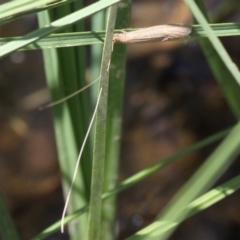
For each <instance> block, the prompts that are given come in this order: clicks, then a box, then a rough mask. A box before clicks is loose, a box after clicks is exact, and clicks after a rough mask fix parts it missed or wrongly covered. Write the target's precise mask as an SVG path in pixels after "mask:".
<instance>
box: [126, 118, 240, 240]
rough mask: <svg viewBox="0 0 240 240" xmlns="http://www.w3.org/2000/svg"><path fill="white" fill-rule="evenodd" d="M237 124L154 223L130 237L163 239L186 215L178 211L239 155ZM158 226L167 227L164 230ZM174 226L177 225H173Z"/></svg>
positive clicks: (239, 125)
mask: <svg viewBox="0 0 240 240" xmlns="http://www.w3.org/2000/svg"><path fill="white" fill-rule="evenodd" d="M239 136H240V122H239V123H238V124H237V125H236V126H235V127H234V128H233V129H232V130H231V132H230V133H229V134H228V136H227V137H226V138H225V139H224V141H223V142H222V143H221V144H220V145H219V147H218V148H217V149H216V150H215V151H214V152H213V153H212V154H211V155H210V157H208V159H207V160H206V162H204V164H203V165H202V166H201V167H200V168H199V170H198V171H197V172H196V173H195V174H194V175H193V177H191V179H190V180H189V181H188V182H187V183H186V184H185V185H184V186H183V188H182V189H181V190H180V191H179V192H178V193H177V194H176V195H175V197H174V198H173V199H172V200H171V201H170V203H169V204H168V206H167V207H166V208H165V209H164V211H163V213H162V214H161V215H160V216H159V217H158V218H157V221H156V222H154V223H153V224H150V225H149V226H148V227H146V228H145V229H143V230H140V231H139V232H138V233H136V234H135V235H133V236H132V237H131V238H129V239H131V240H133V239H134V240H135V239H138V240H139V239H151V240H152V239H159V238H160V239H167V237H168V236H169V235H170V234H171V233H172V232H173V230H174V229H175V228H176V227H177V225H178V224H180V223H181V222H182V221H183V220H184V219H185V217H186V215H187V214H188V212H187V211H182V210H183V209H184V208H185V207H186V206H187V205H188V204H189V203H190V202H191V201H193V200H194V199H196V197H198V196H199V195H200V194H201V193H203V192H204V191H206V190H207V188H209V187H210V186H212V185H213V184H214V183H215V181H216V180H217V179H218V178H219V177H220V176H221V174H222V173H223V172H224V171H225V170H226V169H227V168H228V166H229V165H230V164H231V163H232V162H233V161H234V159H235V158H236V156H237V155H238V154H239V152H240V138H239ZM162 223H164V224H167V225H169V226H171V228H170V230H169V231H167V232H166V231H164V228H162ZM176 223H177V224H176ZM156 236H157V237H158V238H156Z"/></svg>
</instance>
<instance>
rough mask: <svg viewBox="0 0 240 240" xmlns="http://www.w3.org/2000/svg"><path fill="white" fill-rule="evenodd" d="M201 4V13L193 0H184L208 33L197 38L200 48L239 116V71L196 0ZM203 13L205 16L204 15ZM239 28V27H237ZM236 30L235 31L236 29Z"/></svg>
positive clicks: (202, 6)
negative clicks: (205, 37)
mask: <svg viewBox="0 0 240 240" xmlns="http://www.w3.org/2000/svg"><path fill="white" fill-rule="evenodd" d="M197 2H198V4H199V5H200V6H201V8H202V11H203V13H201V11H200V9H199V8H198V6H197V4H196V3H195V2H194V1H188V0H186V3H187V4H188V6H189V7H190V9H191V10H192V12H193V14H194V17H195V18H196V19H197V21H198V22H199V23H200V24H201V26H202V28H203V29H204V30H205V32H206V33H207V34H208V39H199V41H200V43H201V46H202V49H203V51H204V53H205V56H206V58H207V61H208V63H209V65H210V67H211V69H212V71H213V74H214V75H215V77H216V79H217V81H218V82H219V84H220V86H221V88H222V90H223V92H224V94H225V96H226V99H227V101H228V103H229V106H230V107H231V109H232V111H233V113H234V114H235V116H236V117H237V118H238V119H239V118H240V95H239V90H240V86H239V84H240V73H239V70H238V69H237V67H236V65H235V64H234V63H233V62H232V60H231V59H230V57H229V55H228V53H227V52H226V50H225V49H224V47H223V46H222V44H221V42H220V41H219V39H218V38H217V37H216V35H215V33H214V32H213V30H212V29H211V26H210V25H208V23H207V20H206V19H205V17H206V11H205V9H204V5H203V4H202V1H197ZM204 15H205V17H204ZM238 30H239V29H238ZM238 30H237V31H238Z"/></svg>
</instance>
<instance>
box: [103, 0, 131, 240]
mask: <svg viewBox="0 0 240 240" xmlns="http://www.w3.org/2000/svg"><path fill="white" fill-rule="evenodd" d="M121 4H122V6H121V7H118V11H117V19H116V24H115V28H118V29H125V28H127V27H129V23H130V16H131V1H129V0H124V1H122V3H121ZM126 56H127V47H126V45H125V44H115V45H114V50H113V53H112V58H111V66H110V81H109V91H108V113H107V132H106V161H105V179H104V186H103V192H108V191H109V190H113V189H115V187H116V185H117V182H118V171H119V157H120V145H121V130H122V104H123V96H124V82H125V69H126V67H125V64H126ZM116 210H117V200H116V196H114V197H111V198H109V199H107V200H105V201H104V202H103V205H102V228H101V239H102V240H112V239H115V238H116V236H115V235H116V230H115V229H116ZM105 229H106V231H105Z"/></svg>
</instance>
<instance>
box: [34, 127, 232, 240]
mask: <svg viewBox="0 0 240 240" xmlns="http://www.w3.org/2000/svg"><path fill="white" fill-rule="evenodd" d="M229 131H230V130H229V129H227V130H224V131H222V132H220V133H217V134H214V135H213V136H210V137H208V138H206V139H204V140H202V141H200V142H198V143H197V144H194V145H193V146H191V147H189V148H187V149H184V150H182V151H180V152H179V153H177V154H175V155H173V156H171V157H169V158H167V159H164V160H161V161H160V162H159V163H157V164H155V165H153V166H151V167H149V168H146V169H144V170H142V171H140V172H138V173H137V174H135V175H133V176H131V177H129V178H128V179H126V180H124V181H123V182H122V183H120V184H119V185H118V186H117V187H116V188H115V189H113V190H111V191H108V192H106V193H104V194H103V195H102V200H104V199H107V198H109V197H111V196H113V195H116V194H117V193H119V192H121V191H123V190H125V189H128V188H129V187H131V186H132V185H134V184H136V183H137V182H140V181H141V180H144V179H145V178H147V177H148V176H151V175H152V174H153V173H155V172H156V171H158V170H160V169H162V168H164V167H166V166H168V165H169V164H171V163H173V162H175V161H177V160H180V159H181V158H183V157H185V156H187V155H188V154H190V153H192V152H194V151H197V150H200V149H201V148H204V147H205V146H208V145H210V144H212V143H214V142H216V141H219V140H220V139H222V138H223V137H224V136H226V134H227V133H229ZM87 210H88V205H87V206H84V207H82V208H81V209H79V210H77V211H76V212H74V213H73V214H69V215H68V216H66V218H65V221H64V222H65V224H67V223H69V222H71V221H72V220H74V219H76V218H77V217H79V216H80V215H81V214H83V213H84V212H86V211H87ZM60 225H61V221H58V222H56V223H54V224H53V225H52V226H50V227H48V228H47V229H45V230H44V231H43V232H42V233H40V234H39V235H37V236H36V237H34V238H33V239H32V240H40V239H44V238H45V237H47V236H49V235H51V234H52V233H54V232H56V231H57V230H59V229H60Z"/></svg>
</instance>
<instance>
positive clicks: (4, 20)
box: [0, 0, 74, 25]
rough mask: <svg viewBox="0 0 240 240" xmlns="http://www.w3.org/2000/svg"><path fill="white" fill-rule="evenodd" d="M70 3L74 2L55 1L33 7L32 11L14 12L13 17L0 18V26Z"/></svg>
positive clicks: (68, 0) (66, 0)
mask: <svg viewBox="0 0 240 240" xmlns="http://www.w3.org/2000/svg"><path fill="white" fill-rule="evenodd" d="M72 1H74V0H60V1H57V2H53V3H49V4H48V5H44V6H40V7H35V8H34V9H30V10H26V11H21V12H16V13H14V15H11V16H7V17H3V18H0V25H2V24H6V23H8V22H12V21H15V20H17V19H19V18H22V17H25V16H27V15H30V14H34V13H37V12H41V11H44V10H50V9H51V8H56V7H59V6H62V5H64V4H67V3H70V2H72ZM35 2H36V3H38V2H37V1H35ZM38 4H39V3H38ZM17 10H18V11H19V9H17Z"/></svg>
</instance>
